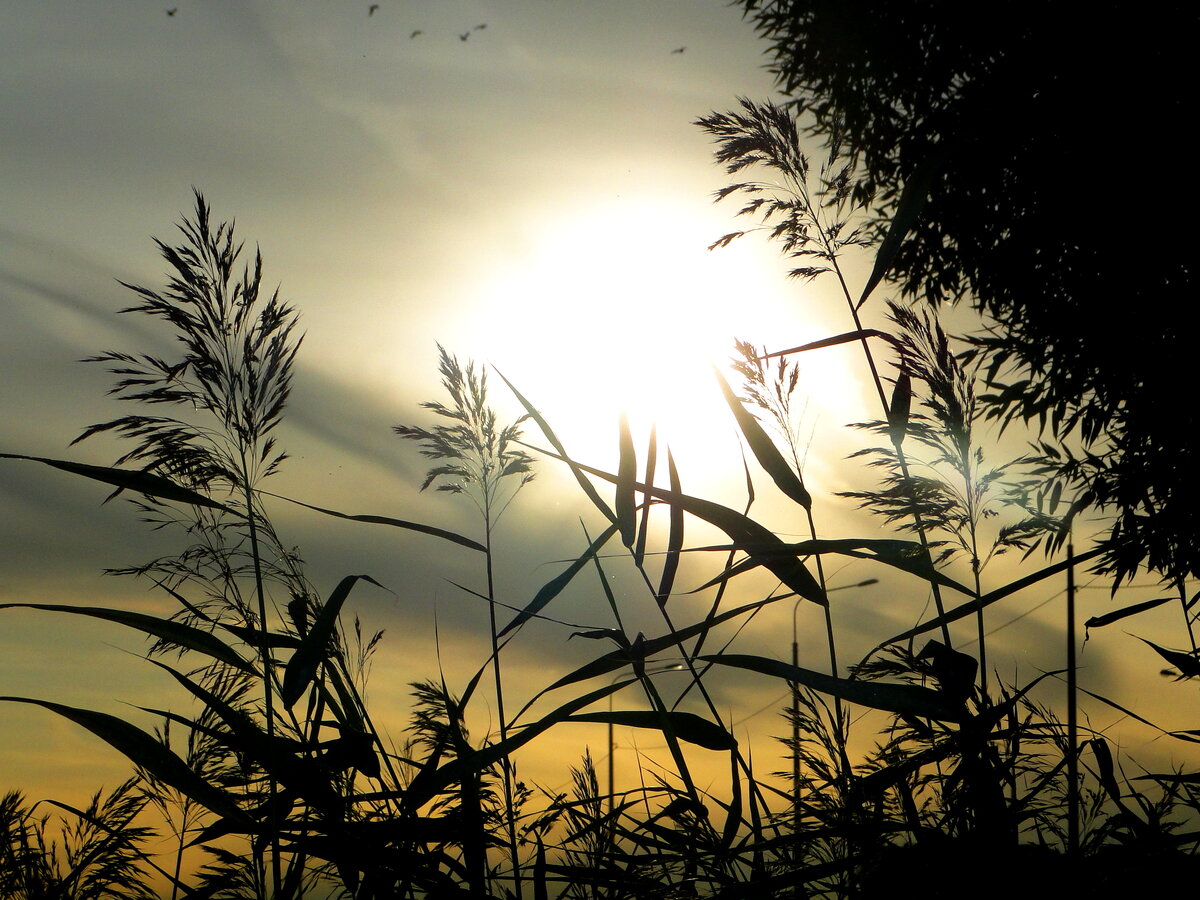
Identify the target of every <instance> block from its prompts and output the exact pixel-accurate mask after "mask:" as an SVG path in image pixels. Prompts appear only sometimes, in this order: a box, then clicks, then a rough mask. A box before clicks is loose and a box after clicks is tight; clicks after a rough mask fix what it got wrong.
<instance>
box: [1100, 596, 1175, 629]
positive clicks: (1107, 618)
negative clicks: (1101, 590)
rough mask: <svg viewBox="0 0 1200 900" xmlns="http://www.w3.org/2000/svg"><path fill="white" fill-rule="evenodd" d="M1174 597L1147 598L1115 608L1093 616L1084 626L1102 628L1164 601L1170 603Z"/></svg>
mask: <svg viewBox="0 0 1200 900" xmlns="http://www.w3.org/2000/svg"><path fill="white" fill-rule="evenodd" d="M1174 599H1175V598H1174V597H1159V598H1158V599H1157V600H1146V601H1144V602H1142V603H1133V604H1131V605H1129V606H1123V607H1121V608H1120V609H1114V610H1113V611H1112V612H1108V613H1105V614H1104V615H1102V616H1092V617H1091V618H1090V619H1088V620H1087V621H1086V622H1084V623H1083V627H1084V628H1102V627H1104V626H1105V625H1111V624H1112V623H1113V622H1119V621H1121V620H1122V619H1127V618H1129V617H1130V616H1136V615H1137V614H1138V613H1140V612H1145V611H1146V610H1148V609H1154V607H1156V606H1162V605H1163V604H1164V603H1170V602H1171V601H1172V600H1174Z"/></svg>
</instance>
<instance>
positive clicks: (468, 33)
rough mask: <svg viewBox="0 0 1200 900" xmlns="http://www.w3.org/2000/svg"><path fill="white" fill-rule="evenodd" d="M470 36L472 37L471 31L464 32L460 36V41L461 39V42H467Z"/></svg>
mask: <svg viewBox="0 0 1200 900" xmlns="http://www.w3.org/2000/svg"><path fill="white" fill-rule="evenodd" d="M470 36H471V32H469V31H464V32H463V33H462V34H460V35H459V36H458V39H459V40H460V41H465V40H466V39H467V38H469V37H470Z"/></svg>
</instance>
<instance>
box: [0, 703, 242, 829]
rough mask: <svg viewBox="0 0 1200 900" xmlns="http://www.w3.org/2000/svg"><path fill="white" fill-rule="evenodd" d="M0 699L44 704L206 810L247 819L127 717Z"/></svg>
mask: <svg viewBox="0 0 1200 900" xmlns="http://www.w3.org/2000/svg"><path fill="white" fill-rule="evenodd" d="M0 701H8V702H12V703H28V704H31V705H33V706H41V707H43V708H45V709H48V710H50V711H51V712H54V713H57V714H58V715H60V716H62V717H63V718H65V719H70V720H71V721H72V722H74V723H75V724H76V725H81V726H83V727H84V728H86V729H87V730H88V731H90V732H91V733H92V734H94V735H96V737H98V738H100V739H101V740H102V741H105V742H106V743H107V744H109V745H110V746H112V747H113V748H114V749H116V750H118V751H119V752H120V753H121V754H122V755H123V756H124V757H125V758H126V759H128V760H129V761H130V762H132V763H133V764H134V765H137V766H141V767H142V768H143V769H145V770H146V771H147V772H149V773H150V774H151V775H153V776H154V777H155V778H157V779H158V780H159V781H161V782H163V783H164V784H168V785H170V786H171V787H173V788H175V789H176V790H177V791H179V792H180V793H181V794H183V795H185V796H187V797H190V798H191V799H192V800H195V801H196V802H197V803H199V804H200V805H201V806H203V807H205V808H206V809H208V810H211V811H212V812H214V813H216V814H217V815H219V816H224V817H226V818H229V819H232V820H234V821H238V822H246V821H247V819H246V815H245V813H243V812H242V810H241V809H240V808H239V807H238V805H237V801H236V800H235V799H234V798H233V797H231V796H230V795H229V794H226V793H225V792H224V791H222V790H220V789H219V788H216V787H213V786H212V785H211V784H209V783H208V782H207V781H205V780H204V779H203V778H201V777H200V776H199V775H197V774H196V773H195V772H194V771H192V769H191V768H190V767H189V766H188V764H187V763H185V762H184V761H183V760H182V759H180V758H179V757H178V756H176V755H175V753H173V752H172V751H171V750H170V748H168V747H166V746H164V745H163V744H162V743H161V742H160V741H158V740H157V739H155V738H154V737H152V736H151V735H149V734H147V733H146V732H144V731H142V730H141V729H140V728H138V727H137V726H135V725H131V724H129V723H128V722H126V721H125V720H124V719H118V718H117V717H116V716H110V715H108V714H107V713H102V712H96V711H95V710H90V709H78V708H76V707H74V706H64V705H63V704H61V703H51V702H49V701H47V700H34V699H31V698H29V697H0Z"/></svg>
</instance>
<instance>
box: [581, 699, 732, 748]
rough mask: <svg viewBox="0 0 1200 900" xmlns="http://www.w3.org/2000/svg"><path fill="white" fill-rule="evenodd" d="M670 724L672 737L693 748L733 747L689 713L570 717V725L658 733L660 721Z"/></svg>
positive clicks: (619, 712)
mask: <svg viewBox="0 0 1200 900" xmlns="http://www.w3.org/2000/svg"><path fill="white" fill-rule="evenodd" d="M664 716H665V717H666V718H667V720H668V721H669V722H670V726H671V728H672V730H673V731H674V732H675V735H676V737H678V738H680V739H681V740H684V741H687V742H688V743H689V744H696V745H697V746H700V747H704V748H705V749H707V750H732V749H733V748H734V747H736V746H737V740H735V739H734V737H733V735H731V734H730V733H729V732H728V731H726V730H725V729H724V728H722V727H721V726H720V725H717V724H716V723H714V722H710V721H708V719H705V718H702V717H700V716H697V715H695V714H694V713H689V712H679V711H674V712H672V711H666V712H662V713H660V712H656V711H655V710H651V709H635V710H614V711H605V712H594V713H578V714H576V715H573V716H571V717H570V719H569V721H571V722H607V723H611V724H613V725H626V726H628V727H630V728H650V729H653V730H655V731H661V730H662V724H663V717H664Z"/></svg>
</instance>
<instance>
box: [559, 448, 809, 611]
mask: <svg viewBox="0 0 1200 900" xmlns="http://www.w3.org/2000/svg"><path fill="white" fill-rule="evenodd" d="M541 452H542V453H545V454H546V455H547V456H551V457H553V458H555V459H560V460H562V461H563V462H566V463H568V464H569V465H571V466H573V467H574V468H577V469H578V470H579V471H580V472H586V473H588V474H589V475H595V476H596V477H597V478H602V479H604V480H605V481H608V482H610V483H611V482H615V481H616V477H615V476H613V475H610V474H608V473H607V472H603V471H601V470H600V469H594V468H592V467H591V466H585V465H584V464H583V463H577V462H574V461H572V460H568V459H565V458H564V457H561V456H558V455H557V454H554V453H551V452H549V451H548V450H542V451H541ZM635 488H636V489H637V490H640V491H642V492H643V493H645V494H647V495H648V496H653V497H655V498H657V499H659V500H662V501H665V502H666V503H670V504H671V505H672V506H679V507H680V508H682V509H683V510H684V511H685V512H688V513H691V514H692V515H693V516H695V517H696V518H698V519H703V520H704V521H706V522H708V523H709V524H711V525H715V526H717V528H720V529H721V530H722V531H724V532H725V534H727V535H728V536H729V537H730V539H732V540H733V542H734V544H736V545H737V548H738V549H739V550H741V551H742V552H743V553H745V554H746V555H747V556H750V557H753V558H754V559H756V560H759V562H760V563H761V565H763V566H765V567H766V568H767V569H769V570H770V571H771V573H772V574H773V575H775V577H776V578H778V579H779V580H780V581H782V582H783V583H784V584H786V585H787V586H788V587H789V588H790V589H791V590H793V591H795V592H796V593H797V594H799V595H800V596H801V597H804V598H805V599H806V600H811V601H812V602H814V603H816V604H818V605H819V606H825V605H826V604H827V603H828V602H829V601H828V600H827V599H826V597H825V592H824V590H822V588H821V585H820V584H818V583H817V580H816V579H815V578H813V576H812V573H810V572H809V571H808V569H806V568H805V567H804V564H803V563H802V562H800V561H799V560H798V559H796V557H795V554H791V553H788V552H787V545H786V544H785V543H784V542H783V541H781V540H780V539H779V538H777V537H776V536H775V534H774V533H773V532H771V531H770V530H769V529H767V528H764V527H763V526H762V525H760V524H759V523H757V522H755V521H754V520H753V519H750V518H747V517H746V516H743V515H742V514H741V513H739V512H737V511H735V510H732V509H730V508H729V507H727V506H721V505H720V504H719V503H713V502H711V501H708V500H701V499H700V498H699V497H690V496H688V495H687V494H683V493H680V492H678V491H673V490H664V489H663V488H657V487H652V486H650V485H644V484H635Z"/></svg>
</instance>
